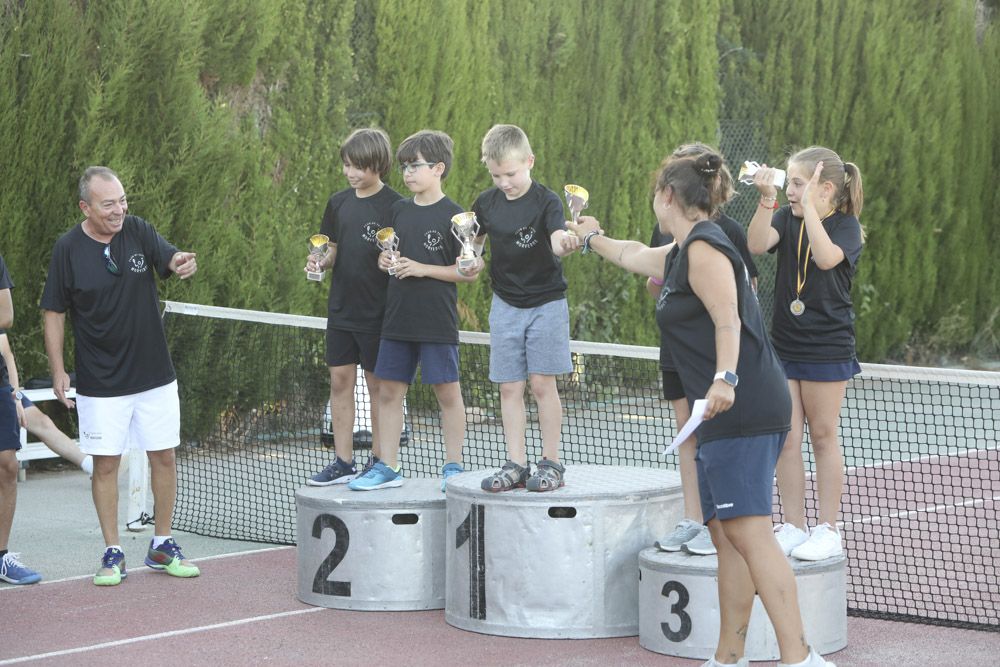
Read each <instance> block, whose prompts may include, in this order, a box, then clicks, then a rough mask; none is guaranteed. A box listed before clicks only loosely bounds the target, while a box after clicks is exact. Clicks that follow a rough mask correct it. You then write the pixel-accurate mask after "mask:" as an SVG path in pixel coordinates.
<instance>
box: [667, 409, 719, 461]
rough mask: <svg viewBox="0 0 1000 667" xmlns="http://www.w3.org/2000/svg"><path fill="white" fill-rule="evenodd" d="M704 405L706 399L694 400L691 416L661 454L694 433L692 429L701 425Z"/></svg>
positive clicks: (677, 445) (671, 449)
mask: <svg viewBox="0 0 1000 667" xmlns="http://www.w3.org/2000/svg"><path fill="white" fill-rule="evenodd" d="M706 407H708V401H706V400H705V399H704V398H699V399H698V400H697V401H695V402H694V405H692V406H691V418H690V419H688V420H687V423H686V424H684V428H682V429H681V432H680V433H678V434H677V437H676V438H674V441H673V442H671V443H670V444H669V445H668V446H667V448H666V449H664V450H663V453H662V454H661V456H666V455H667V454H669V453H670V452H672V451H674V450H675V449H677V448H678V447H680V446H681V443H682V442H684V441H685V440H687V439H688V437H689V436H690V435H691V434H692V433H694V430H695V429H696V428H698V427H699V426H701V422H702V421H703V420H704V418H705V408H706Z"/></svg>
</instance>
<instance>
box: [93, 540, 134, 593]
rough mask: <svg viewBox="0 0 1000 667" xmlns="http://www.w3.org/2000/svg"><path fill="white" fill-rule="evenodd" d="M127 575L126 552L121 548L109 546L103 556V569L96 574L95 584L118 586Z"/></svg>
mask: <svg viewBox="0 0 1000 667" xmlns="http://www.w3.org/2000/svg"><path fill="white" fill-rule="evenodd" d="M127 576H128V573H127V572H126V571H125V554H124V553H123V552H122V550H121V549H113V548H111V547H108V548H107V549H106V550H105V551H104V555H103V556H101V569H99V570H98V571H97V574H95V575H94V585H95V586H117V585H118V584H120V583H122V579H124V578H125V577H127Z"/></svg>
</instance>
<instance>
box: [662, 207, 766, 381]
mask: <svg viewBox="0 0 1000 667" xmlns="http://www.w3.org/2000/svg"><path fill="white" fill-rule="evenodd" d="M712 222H714V223H715V224H717V225H718V226H719V227H720V228H721V229H722V231H723V232H725V233H726V236H727V237H729V240H730V241H732V242H733V246H734V247H735V248H736V250H737V252H739V253H740V258H741V259H742V260H743V264H744V265H745V266H746V267H747V273H749V275H750V278H756V277H757V276H758V274H759V272H758V271H757V265H756V264H755V263H754V261H753V255H751V254H750V248H749V247H748V246H747V235H746V233H745V232H744V231H743V228H742V227H740V223H738V222H736V221H735V220H733V219H732V218H730V217H729V216H728V215H726V214H725V213H720V214H719V215H718V216H717V217H716V218H714V219H713V220H712ZM673 242H674V235H673V234H671V233H670V232H666V233H664V232H661V231H660V226H659V225H654V226H653V235H652V237H650V239H649V247H650V248H659V247H660V246H665V245H667V244H668V243H673ZM678 250H679V248H676V247H675V248H674V249H673V250H671V251H670V253H669V254H668V255H667V259H666V262H665V264H664V267H663V275H664V276H665V275H667V273H669V272H670V264H671V262H673V261H674V258H676V257H677V251H678ZM660 368H661V369H662V370H665V371H673V370H676V369H677V366H676V365H675V364H674V361H673V359H671V357H670V349H669V348H668V347H667V341H666V337H665V336H664V335H663V332H662V331H661V332H660Z"/></svg>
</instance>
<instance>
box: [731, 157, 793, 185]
mask: <svg viewBox="0 0 1000 667" xmlns="http://www.w3.org/2000/svg"><path fill="white" fill-rule="evenodd" d="M758 169H760V165H759V164H757V163H756V162H754V161H752V160H747V161H746V162H744V163H743V166H742V167H740V175H739V176H737V177H736V178H737V180H738V181H739V182H740V183H743V184H744V185H753V176H754V174H756V173H757V170H758ZM774 187H776V188H783V187H785V172H784V171H782V170H781V169H775V170H774Z"/></svg>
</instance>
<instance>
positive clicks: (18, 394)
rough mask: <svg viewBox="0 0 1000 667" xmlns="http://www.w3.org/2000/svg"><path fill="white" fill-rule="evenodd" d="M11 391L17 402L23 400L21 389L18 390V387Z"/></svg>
mask: <svg viewBox="0 0 1000 667" xmlns="http://www.w3.org/2000/svg"><path fill="white" fill-rule="evenodd" d="M11 393H12V394H14V398H15V399H16V400H17V401H18V402H20V401H21V400H23V399H24V394H22V393H21V390H20V389H15V390H14V391H12V392H11Z"/></svg>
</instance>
